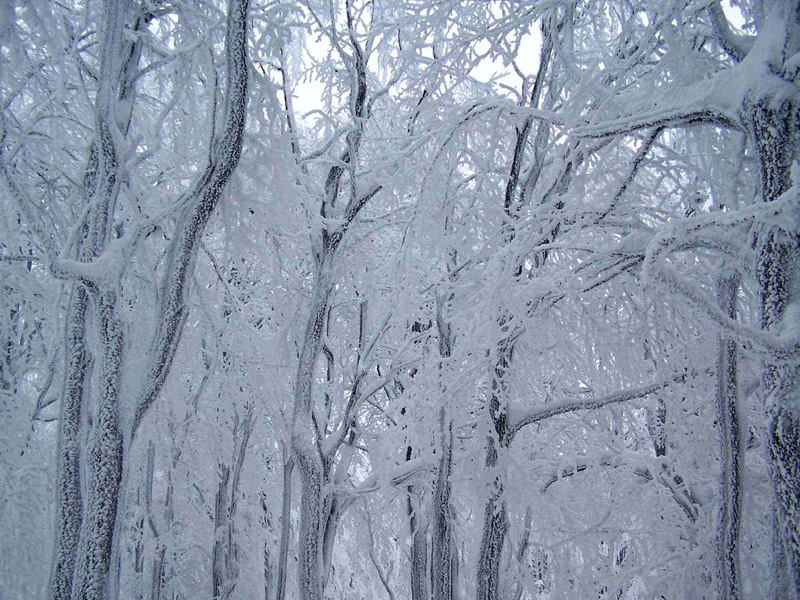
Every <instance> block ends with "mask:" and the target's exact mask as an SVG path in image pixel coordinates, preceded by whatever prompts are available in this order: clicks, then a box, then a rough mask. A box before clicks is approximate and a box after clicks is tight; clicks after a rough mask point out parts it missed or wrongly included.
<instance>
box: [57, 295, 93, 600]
mask: <svg viewBox="0 0 800 600" xmlns="http://www.w3.org/2000/svg"><path fill="white" fill-rule="evenodd" d="M88 302H89V297H88V294H87V292H86V289H85V288H84V287H83V286H82V285H80V284H77V285H75V286H74V288H73V290H72V296H71V298H70V302H69V308H68V309H67V322H66V331H65V341H64V354H65V356H66V365H65V367H64V386H63V389H62V393H61V407H60V411H59V421H58V451H57V452H58V464H57V467H56V493H57V498H56V538H55V549H54V551H53V565H52V567H51V571H50V592H49V593H50V598H51V599H52V600H69V599H70V597H71V595H72V573H73V571H74V568H75V555H76V553H77V550H78V539H79V538H80V528H81V522H82V521H83V500H82V497H81V464H80V456H81V440H80V437H81V436H80V431H81V413H82V406H83V398H84V393H85V386H86V378H87V377H88V376H89V375H90V366H89V365H90V361H89V357H88V353H87V350H86V344H85V337H86V316H87V314H86V313H87V305H88Z"/></svg>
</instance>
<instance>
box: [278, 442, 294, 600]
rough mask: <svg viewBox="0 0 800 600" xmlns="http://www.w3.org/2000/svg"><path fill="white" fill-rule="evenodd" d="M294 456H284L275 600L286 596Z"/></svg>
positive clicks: (282, 599)
mask: <svg viewBox="0 0 800 600" xmlns="http://www.w3.org/2000/svg"><path fill="white" fill-rule="evenodd" d="M293 471H294V457H293V456H291V454H289V455H288V456H287V454H286V452H284V456H283V500H282V501H281V541H280V546H279V548H278V576H277V582H276V586H275V588H276V589H275V600H284V599H285V598H286V566H287V565H286V563H287V561H288V558H289V534H290V527H289V525H290V523H289V521H290V519H291V518H292V472H293Z"/></svg>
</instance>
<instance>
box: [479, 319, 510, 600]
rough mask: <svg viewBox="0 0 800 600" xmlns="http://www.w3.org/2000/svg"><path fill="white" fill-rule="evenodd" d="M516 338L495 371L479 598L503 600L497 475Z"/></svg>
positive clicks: (503, 524) (503, 516)
mask: <svg viewBox="0 0 800 600" xmlns="http://www.w3.org/2000/svg"><path fill="white" fill-rule="evenodd" d="M500 325H501V330H502V331H504V333H506V334H507V333H508V332H507V329H508V325H507V324H506V323H505V322H504V320H502V319H501V321H500ZM512 350H513V339H512V338H511V337H507V338H506V339H504V340H503V341H502V343H501V344H500V350H499V354H500V356H499V359H498V361H497V365H496V366H495V369H494V374H493V375H494V377H493V380H492V396H491V398H490V400H489V406H488V409H489V410H488V412H489V418H490V419H491V424H492V428H493V430H494V431H492V432H491V434H490V435H489V437H488V439H487V446H486V463H485V465H486V471H487V472H488V473H489V474H490V475H491V476H492V477H493V480H492V484H491V489H490V491H489V499H488V500H487V502H486V507H485V508H484V515H483V519H484V521H483V534H482V536H481V546H480V552H479V554H478V578H477V589H476V599H477V600H499V598H500V559H501V557H502V553H503V544H504V543H505V539H506V532H507V531H508V515H507V513H506V507H505V502H503V500H502V496H503V482H502V477H501V476H500V475H499V474H497V473H495V472H494V471H495V469H496V467H497V462H498V448H500V449H505V448H506V447H507V445H508V436H507V433H508V431H507V429H508V422H507V415H506V410H505V406H504V402H505V398H504V397H505V394H506V383H505V381H504V378H505V376H506V374H507V373H508V371H509V368H510V366H511V356H512Z"/></svg>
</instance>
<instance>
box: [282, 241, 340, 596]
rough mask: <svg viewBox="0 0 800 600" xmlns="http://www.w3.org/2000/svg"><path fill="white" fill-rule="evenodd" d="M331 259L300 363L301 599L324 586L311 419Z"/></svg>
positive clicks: (319, 477) (317, 452) (318, 463)
mask: <svg viewBox="0 0 800 600" xmlns="http://www.w3.org/2000/svg"><path fill="white" fill-rule="evenodd" d="M331 259H332V257H331V256H330V255H327V256H323V257H322V258H321V260H320V262H319V265H318V270H317V277H316V280H315V282H314V292H313V296H312V300H311V310H310V314H309V319H308V323H307V324H306V330H305V335H304V338H303V348H302V351H301V353H300V361H299V363H298V367H297V377H296V380H295V393H294V413H293V420H292V450H293V452H294V455H295V459H296V460H297V466H298V468H299V470H300V482H301V496H300V531H299V535H298V554H299V565H298V569H299V570H298V583H299V586H300V598H301V599H302V600H322V590H323V578H324V572H323V544H322V543H321V541H322V540H321V538H322V535H323V527H324V525H325V523H324V522H323V518H322V516H323V504H324V503H323V498H322V484H323V479H324V478H323V459H322V455H321V449H320V447H319V439H318V435H319V434H318V432H317V431H315V426H314V422H313V419H312V412H313V398H312V383H313V379H314V367H315V365H316V362H317V357H318V356H319V353H320V349H321V346H322V330H323V327H324V326H325V315H326V313H327V310H328V301H329V299H330V294H331V291H332V289H333V275H334V273H333V266H332V265H331V264H330V262H331Z"/></svg>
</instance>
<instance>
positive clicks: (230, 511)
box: [211, 405, 255, 600]
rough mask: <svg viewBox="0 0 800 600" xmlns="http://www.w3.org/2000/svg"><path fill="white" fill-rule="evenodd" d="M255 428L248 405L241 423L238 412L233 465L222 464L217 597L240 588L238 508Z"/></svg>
mask: <svg viewBox="0 0 800 600" xmlns="http://www.w3.org/2000/svg"><path fill="white" fill-rule="evenodd" d="M254 427H255V415H254V413H253V406H252V405H248V406H247V407H246V409H245V415H244V419H243V421H242V423H241V425H240V424H239V415H236V419H235V421H234V425H233V439H234V448H233V455H232V457H231V458H232V463H233V466H232V467H229V466H228V465H220V481H219V485H218V488H217V494H216V497H215V501H214V549H213V552H212V555H211V573H212V590H213V598H214V600H227V599H228V598H231V597H232V596H233V593H234V590H235V589H236V583H237V578H238V576H239V564H238V547H237V544H236V529H235V525H236V521H235V519H236V508H237V505H238V504H237V499H238V497H239V484H240V482H241V476H242V468H243V466H244V459H245V455H246V454H247V446H248V444H249V443H250V436H251V435H252V433H253V428H254Z"/></svg>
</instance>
